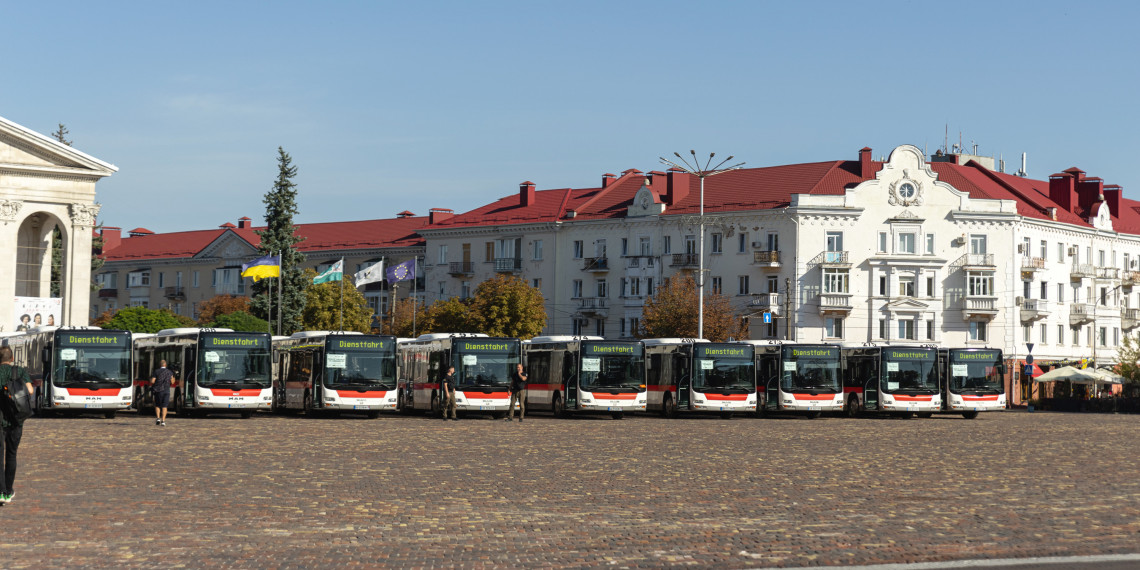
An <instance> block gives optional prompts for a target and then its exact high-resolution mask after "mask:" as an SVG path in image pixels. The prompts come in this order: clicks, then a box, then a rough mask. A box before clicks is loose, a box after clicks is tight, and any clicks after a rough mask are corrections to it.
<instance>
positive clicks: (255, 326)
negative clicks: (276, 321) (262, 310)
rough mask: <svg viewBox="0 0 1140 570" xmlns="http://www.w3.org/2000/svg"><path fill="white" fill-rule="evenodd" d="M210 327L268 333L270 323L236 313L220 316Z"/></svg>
mask: <svg viewBox="0 0 1140 570" xmlns="http://www.w3.org/2000/svg"><path fill="white" fill-rule="evenodd" d="M208 326H210V327H212V328H223V329H233V330H235V331H237V332H266V331H268V330H269V323H268V322H266V321H265V319H259V318H257V317H255V316H253V315H251V314H249V313H247V312H245V311H234V312H232V313H226V314H224V315H218V318H217V319H215V320H214V321H213V322H211V323H210V324H209V325H208Z"/></svg>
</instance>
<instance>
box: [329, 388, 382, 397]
mask: <svg viewBox="0 0 1140 570" xmlns="http://www.w3.org/2000/svg"><path fill="white" fill-rule="evenodd" d="M336 395H338V396H340V397H341V398H383V397H384V396H387V395H388V392H385V391H383V390H372V391H370V392H357V391H355V390H337V391H336Z"/></svg>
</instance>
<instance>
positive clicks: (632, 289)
mask: <svg viewBox="0 0 1140 570" xmlns="http://www.w3.org/2000/svg"><path fill="white" fill-rule="evenodd" d="M629 294H630V296H631V297H640V296H641V278H639V277H630V278H629Z"/></svg>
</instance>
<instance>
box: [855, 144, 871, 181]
mask: <svg viewBox="0 0 1140 570" xmlns="http://www.w3.org/2000/svg"><path fill="white" fill-rule="evenodd" d="M872 168H873V166H871V147H869V146H865V147H863V148H861V149H859V176H860V177H862V178H871V177H873V176H874V173H872V172H871V169H872Z"/></svg>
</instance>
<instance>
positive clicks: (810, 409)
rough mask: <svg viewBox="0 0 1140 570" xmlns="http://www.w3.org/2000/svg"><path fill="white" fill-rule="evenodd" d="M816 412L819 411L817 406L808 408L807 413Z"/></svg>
mask: <svg viewBox="0 0 1140 570" xmlns="http://www.w3.org/2000/svg"><path fill="white" fill-rule="evenodd" d="M818 410H819V406H808V411H809V412H814V411H818Z"/></svg>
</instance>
